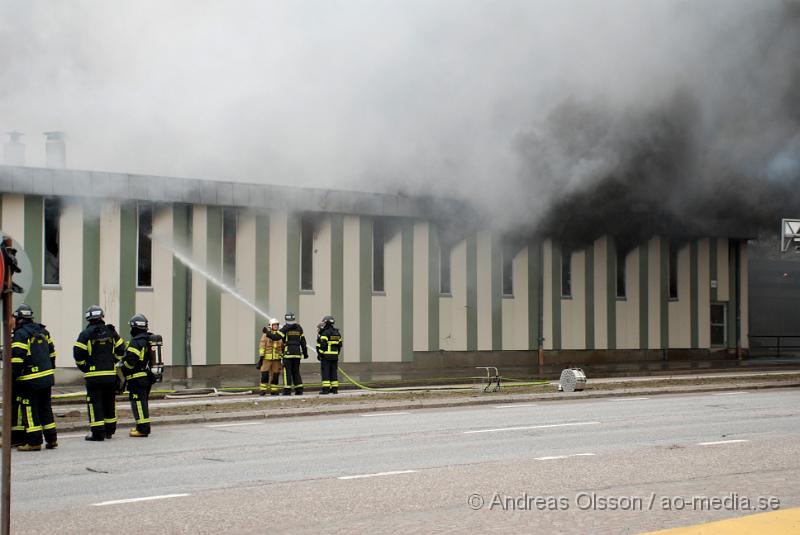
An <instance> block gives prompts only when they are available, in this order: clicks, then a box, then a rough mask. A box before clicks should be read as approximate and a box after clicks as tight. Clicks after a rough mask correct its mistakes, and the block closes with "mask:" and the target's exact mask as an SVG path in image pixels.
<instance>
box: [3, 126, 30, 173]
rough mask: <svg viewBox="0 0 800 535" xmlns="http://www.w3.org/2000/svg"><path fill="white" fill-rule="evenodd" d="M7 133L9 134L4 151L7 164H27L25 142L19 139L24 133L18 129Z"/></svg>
mask: <svg viewBox="0 0 800 535" xmlns="http://www.w3.org/2000/svg"><path fill="white" fill-rule="evenodd" d="M6 133H7V134H8V136H9V140H8V141H7V142H6V146H5V151H4V152H5V154H4V156H5V159H4V161H5V163H6V165H25V144H24V143H22V142H21V141H20V140H19V138H21V137H22V136H23V133H22V132H17V131H14V132H6Z"/></svg>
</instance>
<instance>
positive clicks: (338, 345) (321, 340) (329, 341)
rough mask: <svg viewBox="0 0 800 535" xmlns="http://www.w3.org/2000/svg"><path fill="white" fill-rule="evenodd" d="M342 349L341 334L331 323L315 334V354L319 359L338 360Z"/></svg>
mask: <svg viewBox="0 0 800 535" xmlns="http://www.w3.org/2000/svg"><path fill="white" fill-rule="evenodd" d="M341 350H342V334H341V333H340V332H339V329H337V328H336V327H334V326H333V325H326V326H325V327H323V328H322V329H321V330H320V331H319V333H318V334H317V356H318V357H319V360H339V352H340V351H341Z"/></svg>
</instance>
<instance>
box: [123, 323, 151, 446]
mask: <svg viewBox="0 0 800 535" xmlns="http://www.w3.org/2000/svg"><path fill="white" fill-rule="evenodd" d="M128 325H130V327H131V341H130V343H129V344H128V346H127V348H126V350H125V356H124V357H123V358H122V366H121V368H122V374H123V375H124V376H125V382H126V384H127V385H128V399H129V400H130V402H131V413H132V414H133V419H134V421H135V422H136V427H134V428H133V429H131V431H130V433H129V435H130V436H132V437H141V438H144V437H147V436H148V435H149V434H150V411H149V409H148V405H147V404H148V399H149V398H150V388H151V387H152V386H153V383H155V375H154V374H153V372H152V371H151V370H150V364H151V356H152V349H151V348H150V337H151V333H150V332H148V326H149V325H148V322H147V318H146V317H144V315H142V314H135V315H134V316H133V317H132V318H131V320H130V321H129V322H128Z"/></svg>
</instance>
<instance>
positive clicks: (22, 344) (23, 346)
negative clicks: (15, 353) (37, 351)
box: [11, 342, 31, 351]
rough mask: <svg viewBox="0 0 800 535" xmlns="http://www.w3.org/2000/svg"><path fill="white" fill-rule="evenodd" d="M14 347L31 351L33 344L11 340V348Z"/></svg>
mask: <svg viewBox="0 0 800 535" xmlns="http://www.w3.org/2000/svg"><path fill="white" fill-rule="evenodd" d="M14 348H17V349H24V350H26V351H30V349H31V345H30V344H26V343H25V342H11V349H14Z"/></svg>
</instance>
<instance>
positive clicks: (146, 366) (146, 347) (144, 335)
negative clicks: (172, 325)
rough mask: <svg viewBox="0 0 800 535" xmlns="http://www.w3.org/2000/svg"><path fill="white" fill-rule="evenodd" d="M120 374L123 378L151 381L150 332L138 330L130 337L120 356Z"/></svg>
mask: <svg viewBox="0 0 800 535" xmlns="http://www.w3.org/2000/svg"><path fill="white" fill-rule="evenodd" d="M122 374H123V375H124V376H125V379H126V380H128V381H131V380H133V379H138V380H141V381H142V382H150V383H152V382H153V377H152V372H150V333H149V332H146V331H144V332H139V333H137V334H136V335H134V336H133V338H131V341H130V343H129V344H128V347H127V348H126V350H125V356H124V357H123V358H122Z"/></svg>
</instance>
